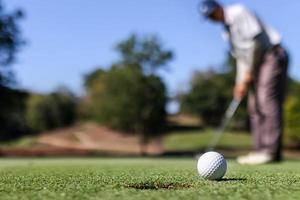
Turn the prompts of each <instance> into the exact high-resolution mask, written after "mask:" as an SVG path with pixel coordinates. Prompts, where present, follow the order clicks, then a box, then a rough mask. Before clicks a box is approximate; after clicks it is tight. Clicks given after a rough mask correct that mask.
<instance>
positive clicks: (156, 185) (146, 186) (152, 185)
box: [124, 182, 192, 190]
mask: <svg viewBox="0 0 300 200" xmlns="http://www.w3.org/2000/svg"><path fill="white" fill-rule="evenodd" d="M124 186H125V187H126V188H132V189H137V190H161V189H164V190H176V189H188V188H191V187H192V186H191V185H190V184H187V183H160V182H149V183H134V184H125V185H124Z"/></svg>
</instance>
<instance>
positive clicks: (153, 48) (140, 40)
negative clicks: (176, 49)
mask: <svg viewBox="0 0 300 200" xmlns="http://www.w3.org/2000/svg"><path fill="white" fill-rule="evenodd" d="M117 51H118V52H119V54H120V56H121V60H120V63H123V64H129V65H130V64H137V65H139V67H141V68H142V69H143V71H144V72H146V73H149V72H150V73H154V72H155V71H156V70H157V69H158V68H161V67H165V66H166V64H167V63H168V62H169V61H170V60H171V59H172V58H173V56H174V55H173V52H172V51H171V50H168V49H164V48H163V45H162V43H161V42H160V40H159V39H158V37H156V36H154V35H148V36H145V37H138V36H137V35H135V34H133V35H131V36H130V37H129V38H128V39H126V40H124V41H122V42H120V43H119V44H118V45H117Z"/></svg>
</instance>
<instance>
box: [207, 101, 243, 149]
mask: <svg viewBox="0 0 300 200" xmlns="http://www.w3.org/2000/svg"><path fill="white" fill-rule="evenodd" d="M240 103H241V100H240V99H233V100H232V102H231V103H230V105H229V107H228V109H227V111H226V113H225V116H224V119H223V121H222V123H221V125H220V127H219V128H218V129H217V131H216V132H215V134H214V136H213V139H212V140H211V142H210V143H209V145H208V146H207V148H206V150H205V152H208V151H212V150H214V149H215V148H216V146H217V144H218V143H219V141H220V139H221V137H222V135H223V133H224V132H225V129H226V128H227V126H228V124H229V122H230V121H231V119H232V117H233V116H234V114H235V112H236V110H237V109H238V107H239V105H240Z"/></svg>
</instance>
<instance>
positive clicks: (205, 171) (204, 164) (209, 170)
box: [197, 152, 227, 180]
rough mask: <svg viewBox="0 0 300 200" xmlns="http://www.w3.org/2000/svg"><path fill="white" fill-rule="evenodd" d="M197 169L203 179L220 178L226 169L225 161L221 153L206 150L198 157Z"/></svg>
mask: <svg viewBox="0 0 300 200" xmlns="http://www.w3.org/2000/svg"><path fill="white" fill-rule="evenodd" d="M197 170H198V173H199V175H200V176H201V177H202V178H204V179H208V180H220V179H222V178H223V176H224V175H225V173H226V171H227V162H226V160H225V158H224V156H223V155H221V154H219V153H217V152H207V153H205V154H203V155H202V156H201V157H200V158H199V160H198V163H197Z"/></svg>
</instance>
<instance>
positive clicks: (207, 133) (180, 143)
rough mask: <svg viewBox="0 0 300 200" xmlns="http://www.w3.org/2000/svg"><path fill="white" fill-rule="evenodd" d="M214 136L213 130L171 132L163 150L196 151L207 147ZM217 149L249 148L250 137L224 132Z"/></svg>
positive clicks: (166, 138) (243, 134)
mask: <svg viewBox="0 0 300 200" xmlns="http://www.w3.org/2000/svg"><path fill="white" fill-rule="evenodd" d="M214 134H215V132H214V131H213V130H198V131H197V130H196V131H187V132H182V131H179V132H171V133H170V134H168V135H167V136H166V137H165V140H164V141H165V148H166V150H169V151H197V150H198V149H202V148H205V147H207V145H208V144H209V142H210V141H211V139H212V138H213V137H214ZM218 147H223V148H250V147H251V137H250V135H249V134H245V133H230V132H226V133H224V134H223V136H222V138H221V140H220V141H219V143H218Z"/></svg>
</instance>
